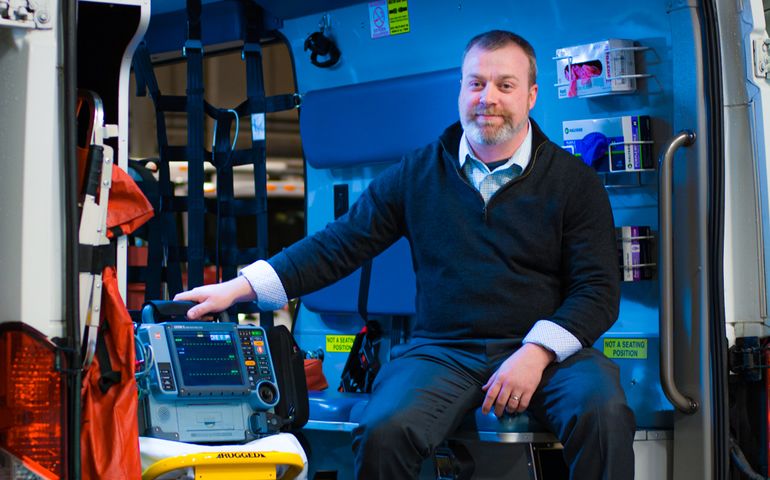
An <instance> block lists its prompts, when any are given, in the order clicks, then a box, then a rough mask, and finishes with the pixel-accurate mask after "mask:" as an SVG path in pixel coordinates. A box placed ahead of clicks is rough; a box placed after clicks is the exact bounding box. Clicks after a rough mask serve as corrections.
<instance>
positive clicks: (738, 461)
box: [730, 437, 768, 480]
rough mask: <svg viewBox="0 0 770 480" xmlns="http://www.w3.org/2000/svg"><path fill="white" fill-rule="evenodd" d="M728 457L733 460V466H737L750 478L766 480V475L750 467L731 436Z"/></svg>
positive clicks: (752, 479)
mask: <svg viewBox="0 0 770 480" xmlns="http://www.w3.org/2000/svg"><path fill="white" fill-rule="evenodd" d="M730 458H731V459H732V460H733V463H734V464H735V466H736V467H738V470H740V471H741V473H743V474H744V475H746V476H747V477H749V478H750V479H751V480H768V478H767V477H765V476H764V475H760V474H758V473H757V472H755V471H754V469H753V468H751V465H750V464H749V461H748V460H746V457H745V456H744V455H743V451H742V450H741V447H739V446H738V443H737V442H736V441H735V439H734V438H732V437H730Z"/></svg>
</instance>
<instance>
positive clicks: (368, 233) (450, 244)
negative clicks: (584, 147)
mask: <svg viewBox="0 0 770 480" xmlns="http://www.w3.org/2000/svg"><path fill="white" fill-rule="evenodd" d="M531 124H532V128H533V140H532V141H533V143H532V158H531V160H530V163H529V166H528V167H527V169H526V170H525V171H524V172H522V174H521V176H519V177H518V178H516V179H514V180H513V181H511V182H509V183H508V184H506V185H504V186H503V187H501V188H500V189H499V190H498V191H497V192H496V193H495V194H494V195H493V196H492V197H491V198H490V200H489V202H488V203H487V204H486V205H485V204H484V200H483V199H482V197H481V194H480V193H479V192H478V191H477V190H476V189H475V188H474V187H473V186H472V185H471V184H470V183H469V182H468V180H467V179H466V178H465V177H464V175H463V173H462V171H460V169H459V163H458V159H457V152H458V148H459V142H460V138H461V136H462V128H461V126H460V124H459V123H457V124H454V125H452V126H450V127H449V128H447V129H446V130H445V131H444V133H443V134H442V135H441V137H440V138H439V139H438V141H436V142H434V143H431V144H430V145H427V146H426V147H424V148H421V149H419V150H416V151H414V152H412V153H411V154H409V155H407V156H406V157H404V158H403V159H402V161H401V162H400V163H398V164H396V165H393V166H392V167H390V168H388V169H387V170H385V171H384V172H383V173H382V174H380V175H379V176H378V177H377V178H375V179H374V180H373V181H372V183H371V184H370V185H369V187H368V188H367V190H366V191H365V192H364V193H363V194H362V195H361V197H360V198H359V199H358V201H357V202H355V203H354V204H353V206H352V207H351V209H350V211H349V212H348V213H347V214H346V215H344V216H342V217H340V218H339V219H338V220H336V221H335V222H332V223H330V224H329V225H327V227H326V228H325V229H324V230H322V231H319V232H317V233H315V234H314V235H312V236H310V237H308V238H306V239H303V240H302V241H300V242H298V243H296V244H295V245H293V246H291V247H289V248H288V249H286V250H284V251H283V252H281V253H279V254H278V255H276V256H274V257H273V258H271V259H270V260H269V263H270V264H271V266H272V267H273V268H274V269H275V271H276V273H277V274H278V277H279V278H280V279H281V282H282V283H283V286H284V289H285V290H286V293H287V296H288V297H289V298H293V297H295V296H298V295H303V294H306V293H310V292H312V291H315V290H317V289H319V288H322V287H324V286H326V285H328V284H330V283H332V282H334V281H336V280H338V279H340V278H342V277H344V276H346V275H348V274H350V273H351V272H352V271H354V270H355V269H356V268H357V267H359V266H360V265H361V264H362V263H363V262H364V261H365V260H366V259H369V258H371V257H373V256H375V255H377V254H378V253H380V252H382V251H383V250H385V249H386V248H387V247H388V246H390V245H391V244H392V243H394V242H395V241H396V240H398V239H399V238H400V237H401V236H405V237H406V238H407V239H408V241H409V243H410V245H411V247H412V261H413V266H414V269H415V273H416V276H417V299H416V306H417V315H416V316H417V318H416V323H415V327H414V330H413V335H414V336H416V337H429V338H452V339H454V338H521V337H523V336H525V335H526V334H527V332H528V331H529V329H530V328H532V326H533V325H534V323H535V322H536V321H538V320H541V319H547V320H550V321H552V322H555V323H557V324H559V325H560V326H562V327H564V328H565V329H566V330H568V331H569V332H571V333H572V334H573V335H575V337H576V338H577V339H578V340H580V342H581V343H582V344H583V346H589V345H591V344H593V342H595V341H596V339H597V338H598V337H599V336H600V335H601V334H602V333H604V332H605V331H606V330H607V329H608V328H609V327H610V326H611V325H612V323H613V322H614V321H615V319H616V318H617V313H618V303H619V293H620V288H619V280H620V277H619V271H618V264H617V261H618V260H617V258H618V254H617V247H616V239H615V230H614V225H613V219H612V210H611V208H610V204H609V200H608V197H607V193H606V191H605V189H604V187H603V185H602V183H601V181H600V179H599V178H598V176H597V175H596V173H595V172H594V171H593V170H592V169H591V168H590V167H588V166H587V165H585V164H584V163H583V162H581V161H580V160H579V159H577V158H575V157H573V156H572V155H570V154H569V153H567V152H565V151H564V150H562V149H561V148H559V147H558V146H556V145H555V144H554V143H553V142H551V141H550V140H548V139H547V138H546V137H545V135H544V134H543V132H542V131H541V130H540V128H539V127H538V126H537V124H536V123H535V122H534V121H532V122H531Z"/></svg>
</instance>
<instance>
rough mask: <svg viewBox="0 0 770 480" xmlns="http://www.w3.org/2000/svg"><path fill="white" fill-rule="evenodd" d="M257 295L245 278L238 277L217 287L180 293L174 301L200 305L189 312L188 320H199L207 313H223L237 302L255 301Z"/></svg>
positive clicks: (203, 287)
mask: <svg viewBox="0 0 770 480" xmlns="http://www.w3.org/2000/svg"><path fill="white" fill-rule="evenodd" d="M256 297H257V295H256V294H255V293H254V290H252V289H251V285H250V284H249V282H248V280H246V279H245V278H244V277H236V278H234V279H232V280H228V281H226V282H223V283H217V284H215V285H204V286H202V287H196V288H193V289H192V290H188V291H186V292H182V293H178V294H177V295H176V296H175V297H174V301H183V300H188V301H193V302H197V303H198V305H196V306H194V307H192V308H191V309H190V310H189V311H188V312H187V318H189V319H190V320H197V319H199V318H201V317H202V316H204V315H206V314H207V313H211V312H221V311H223V310H225V309H227V308H228V307H230V305H232V304H233V303H235V302H247V301H250V300H254V299H255V298H256Z"/></svg>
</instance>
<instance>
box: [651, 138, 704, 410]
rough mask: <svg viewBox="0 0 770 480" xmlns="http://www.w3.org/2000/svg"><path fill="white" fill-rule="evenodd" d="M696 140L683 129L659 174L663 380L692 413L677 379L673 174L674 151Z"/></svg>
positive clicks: (665, 389) (668, 145)
mask: <svg viewBox="0 0 770 480" xmlns="http://www.w3.org/2000/svg"><path fill="white" fill-rule="evenodd" d="M693 143H695V133H694V132H692V131H690V130H683V131H681V132H679V133H677V134H676V135H675V136H674V137H673V138H672V139H671V140H669V141H668V143H666V145H665V146H664V147H663V150H662V154H661V156H660V171H659V173H658V174H659V177H658V196H659V197H658V198H659V200H658V209H659V216H660V254H659V257H660V258H659V260H660V261H659V264H660V275H661V279H660V383H661V386H662V387H663V393H665V394H666V397H667V398H668V399H669V401H670V402H671V403H672V404H673V405H674V407H676V409H677V410H679V411H681V412H684V413H687V414H693V413H695V412H696V411H697V410H698V402H696V401H695V400H693V399H692V398H690V397H687V396H685V395H684V394H682V393H681V392H680V391H679V389H678V388H677V386H676V384H675V383H674V338H673V334H674V293H673V286H674V282H673V279H674V268H673V261H672V260H673V236H672V230H673V229H672V224H673V219H672V216H673V215H672V201H671V196H672V190H673V188H672V177H673V173H672V171H673V161H674V154H675V153H676V151H677V150H678V149H679V148H680V147H687V146H690V145H692V144H693Z"/></svg>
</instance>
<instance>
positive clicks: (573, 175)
mask: <svg viewBox="0 0 770 480" xmlns="http://www.w3.org/2000/svg"><path fill="white" fill-rule="evenodd" d="M536 70H537V67H536V63H535V54H534V50H533V49H532V47H531V45H530V44H529V43H528V42H527V41H526V40H524V39H523V38H521V37H519V36H518V35H515V34H513V33H510V32H504V31H491V32H487V33H485V34H482V35H479V36H477V37H475V38H473V39H472V40H471V41H470V42H469V44H468V47H467V48H466V50H465V54H464V57H463V63H462V84H461V88H460V96H459V102H458V104H459V112H460V123H458V124H455V125H452V126H450V127H449V128H448V129H447V130H446V131H445V132H444V133H443V134H442V136H441V137H440V138H439V140H438V141H436V142H434V143H432V144H430V145H428V146H426V147H424V148H422V149H420V150H417V151H415V152H413V153H411V154H409V155H407V156H406V157H405V158H404V159H403V160H402V161H401V163H400V164H398V165H395V166H393V167H391V168H389V169H388V170H386V171H385V172H383V173H382V174H381V175H380V176H378V177H377V178H376V179H375V180H374V181H373V182H372V183H371V185H370V186H369V188H368V189H367V190H366V191H365V192H364V193H363V194H362V196H361V198H360V199H359V201H357V202H356V203H355V204H354V205H353V207H352V208H351V210H350V212H349V213H348V214H347V215H345V216H343V217H341V218H340V219H339V220H338V221H335V222H334V223H331V224H329V225H328V226H327V227H326V229H324V230H323V231H321V232H318V233H316V234H315V235H313V236H311V237H308V238H306V239H304V240H302V241H300V242H298V243H297V244H295V245H293V246H292V247H290V248H289V249H287V250H285V251H284V252H282V253H280V254H278V255H276V256H275V257H273V258H271V259H270V260H269V261H268V262H264V261H261V262H257V263H255V264H253V265H250V266H249V267H247V268H245V269H244V270H243V271H242V276H241V277H238V278H237V279H234V280H231V281H229V282H226V283H224V284H220V285H214V286H208V287H201V288H196V289H194V290H192V291H190V292H185V293H183V294H180V295H178V296H177V299H179V300H194V301H197V302H200V304H199V305H198V306H196V307H194V308H193V309H191V310H190V313H189V316H190V317H191V318H197V317H199V316H200V315H202V314H203V313H205V312H209V311H213V310H222V309H224V308H226V307H228V306H229V305H230V304H232V303H233V302H235V301H243V300H253V299H255V298H257V299H258V300H259V302H260V305H261V306H262V308H276V307H278V306H280V305H281V304H283V303H284V302H285V301H286V298H287V297H289V298H290V297H294V296H297V295H301V294H304V293H308V292H310V291H313V290H316V289H318V288H321V287H323V286H325V285H327V284H329V283H331V282H333V281H335V280H337V279H339V278H341V277H343V276H345V275H347V274H349V273H350V272H352V271H353V270H354V269H355V268H357V267H358V266H359V265H360V264H361V263H363V262H364V261H365V260H366V259H368V258H371V257H373V256H374V255H377V254H378V253H380V252H381V251H383V250H384V249H385V248H387V247H388V246H389V245H391V244H392V243H393V242H395V241H396V240H397V239H398V238H400V237H401V236H406V238H407V239H408V240H409V242H410V245H411V247H412V253H413V259H414V267H415V272H416V276H417V303H416V305H417V314H416V319H415V322H416V323H415V327H414V330H413V338H412V339H411V340H410V341H409V342H408V343H407V344H406V345H404V346H402V347H401V348H400V349H399V350H398V351H394V352H392V356H391V361H390V362H389V363H387V364H386V365H384V366H383V368H382V370H381V371H380V373H379V375H378V377H377V379H376V380H375V383H374V387H373V392H372V396H371V400H370V402H369V404H368V407H367V409H366V411H365V413H364V414H363V418H362V420H361V422H360V424H359V427H358V428H357V429H356V430H355V431H354V440H353V448H354V451H355V454H356V475H357V477H358V478H362V479H376V478H382V479H395V478H398V479H402V478H414V477H416V476H417V474H418V472H419V469H420V464H421V462H422V460H423V459H424V458H426V457H427V456H428V455H430V454H431V452H432V450H433V449H434V448H435V447H436V446H437V445H438V444H439V443H440V442H441V441H442V440H443V439H445V438H446V437H447V436H448V435H449V434H451V433H452V431H453V430H454V429H455V428H457V426H458V424H459V422H460V420H461V419H462V417H463V416H464V415H465V414H466V413H467V412H468V411H470V410H472V409H474V408H476V407H478V406H479V405H482V409H483V411H484V412H485V413H488V412H489V411H494V412H495V414H496V415H498V416H501V415H503V413H504V412H508V413H516V412H524V411H529V412H530V413H531V414H532V415H533V416H534V417H535V418H536V419H538V420H539V421H541V422H542V423H543V424H544V425H546V426H548V427H549V428H550V429H551V430H552V431H553V432H554V433H555V434H556V435H557V436H558V437H559V438H560V440H561V441H562V443H563V445H564V456H565V459H566V461H567V463H568V465H569V468H570V471H571V478H575V479H581V480H586V479H599V478H616V479H629V478H633V471H634V470H633V469H634V461H633V450H632V444H633V436H634V430H635V426H634V419H633V413H632V412H631V410H630V409H629V408H628V406H627V404H626V400H625V396H624V394H623V391H622V389H621V387H620V383H619V379H618V372H617V368H616V367H615V365H614V364H613V363H611V362H610V361H609V360H607V359H606V358H605V357H604V356H603V355H602V354H601V353H600V352H598V351H597V350H595V349H593V348H591V345H592V344H593V342H595V341H596V339H597V338H598V337H599V336H600V335H601V334H602V333H603V332H604V331H606V330H607V328H609V327H610V325H611V324H612V323H613V322H614V321H615V319H616V317H617V310H618V301H619V284H618V281H619V274H618V267H617V263H616V262H617V252H616V246H615V234H614V226H613V220H612V211H611V208H610V206H609V201H608V198H607V194H606V191H605V190H604V188H603V186H602V184H601V182H600V181H599V179H598V177H597V176H596V175H595V173H594V172H593V171H592V170H591V169H590V168H589V167H588V166H586V165H584V164H583V163H582V162H581V161H580V160H578V159H576V158H574V157H572V156H571V155H569V154H567V153H566V152H565V151H563V150H561V149H560V148H558V147H557V146H556V145H554V144H553V143H551V142H550V141H549V140H548V139H547V138H546V137H545V135H544V134H543V133H542V131H540V129H539V127H538V126H537V125H536V124H535V122H534V121H533V120H530V119H529V112H530V110H531V109H532V108H533V107H534V105H535V101H536V99H537V92H538V86H537V83H536V74H537V71H536Z"/></svg>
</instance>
